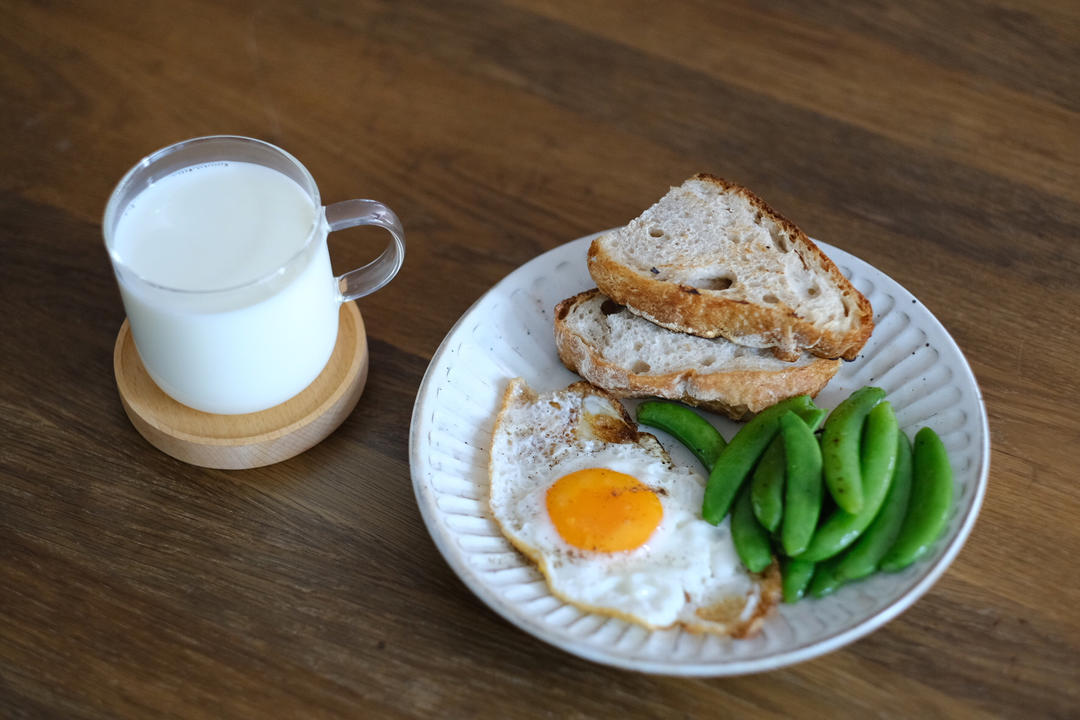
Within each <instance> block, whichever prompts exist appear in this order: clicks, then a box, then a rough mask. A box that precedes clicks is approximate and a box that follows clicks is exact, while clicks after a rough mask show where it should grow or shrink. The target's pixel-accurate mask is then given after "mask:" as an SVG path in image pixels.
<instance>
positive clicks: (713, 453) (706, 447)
mask: <svg viewBox="0 0 1080 720" xmlns="http://www.w3.org/2000/svg"><path fill="white" fill-rule="evenodd" d="M637 421H638V422H639V423H641V424H642V425H648V426H650V427H654V428H659V429H660V430H663V431H664V432H666V433H668V434H669V435H671V436H672V437H674V438H675V439H676V440H678V441H679V442H681V443H682V444H683V445H685V446H686V447H687V448H688V449H689V450H690V452H692V453H694V456H695V457H697V459H698V460H700V461H701V464H702V465H704V466H705V471H706V472H708V471H709V470H712V466H713V464H714V463H715V462H716V458H717V457H719V455H720V452H721V451H722V450H723V449H724V446H725V445H727V443H726V442H725V441H724V438H723V436H722V435H720V432H719V431H718V430H717V429H716V428H715V427H713V426H712V424H711V423H709V421H708V420H706V419H705V418H703V417H701V416H700V415H698V414H697V413H696V412H694V411H693V410H691V409H690V408H688V407H686V406H685V405H679V404H677V403H672V402H659V401H656V400H648V401H646V402H643V403H641V404H640V405H638V409H637Z"/></svg>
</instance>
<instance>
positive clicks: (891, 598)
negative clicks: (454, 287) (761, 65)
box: [409, 237, 990, 676]
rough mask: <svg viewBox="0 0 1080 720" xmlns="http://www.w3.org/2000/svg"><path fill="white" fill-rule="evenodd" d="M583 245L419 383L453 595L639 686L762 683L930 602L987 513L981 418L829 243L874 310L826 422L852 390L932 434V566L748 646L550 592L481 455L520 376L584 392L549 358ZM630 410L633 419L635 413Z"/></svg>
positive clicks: (797, 611)
mask: <svg viewBox="0 0 1080 720" xmlns="http://www.w3.org/2000/svg"><path fill="white" fill-rule="evenodd" d="M591 239H592V237H585V238H580V239H578V240H575V241H573V242H570V243H567V244H566V245H563V246H561V247H557V248H555V249H554V250H551V251H550V252H547V253H544V254H543V255H541V256H540V257H537V258H536V259H534V260H532V261H530V262H528V263H526V264H525V265H523V266H522V267H520V268H518V269H517V270H515V271H514V272H513V273H511V274H510V275H509V276H507V277H506V278H504V279H503V280H502V281H501V282H499V283H498V284H497V285H496V286H495V287H493V288H492V289H491V290H490V291H489V292H488V293H487V294H485V295H484V296H483V297H482V298H480V300H478V301H477V302H476V303H475V304H474V305H473V306H472V307H471V308H469V310H468V311H467V312H466V313H465V314H464V315H463V316H462V317H461V319H460V320H459V321H458V322H457V324H456V325H454V327H453V329H451V331H450V333H449V334H448V335H447V336H446V338H445V339H444V340H443V342H442V344H441V345H440V346H439V349H438V350H437V351H436V353H435V356H434V357H433V358H432V360H431V364H430V365H429V366H428V369H427V373H426V374H425V375H424V380H423V382H422V383H421V386H420V391H419V393H418V394H417V398H416V405H415V407H414V408H413V417H412V428H411V433H410V438H409V458H410V464H411V468H412V479H413V487H414V489H415V491H416V500H417V503H418V504H419V505H420V511H421V513H422V514H423V517H424V521H425V523H427V527H428V530H429V532H430V533H431V537H432V539H434V541H435V544H436V546H438V548H439V550H440V551H441V552H442V554H443V557H445V558H446V561H447V562H448V563H449V564H450V567H452V568H453V569H454V571H455V572H456V573H457V574H458V575H459V576H460V577H461V579H462V581H463V582H464V583H465V584H466V585H467V586H468V587H469V588H470V589H471V590H472V591H473V592H474V593H476V595H477V596H478V597H480V599H482V600H483V601H484V602H485V603H487V604H488V605H489V606H490V607H491V608H492V609H493V610H495V611H496V612H497V613H499V614H500V615H502V616H503V617H505V618H506V619H507V620H509V621H510V622H512V623H513V624H515V625H517V626H518V627H520V628H521V629H522V630H525V631H526V632H528V633H531V634H532V635H535V636H536V637H538V638H540V639H542V640H544V641H546V642H549V643H551V644H552V645H555V646H557V647H560V648H562V649H564V650H566V651H567V652H570V653H573V654H575V655H579V656H581V657H584V658H588V659H589V660H593V661H596V662H600V663H605V664H608V665H614V666H618V667H622V668H629V669H633V670H639V671H643V672H652V673H662V674H669V675H698V676H718V675H738V674H744V673H751V672H759V671H763V670H771V669H775V668H778V667H782V666H784V665H789V664H791V663H796V662H800V661H803V660H807V659H809V658H812V657H816V656H818V655H821V654H823V653H826V652H829V651H831V650H835V649H836V648H839V647H841V646H843V645H845V644H846V643H849V642H852V641H853V640H856V639H857V638H859V637H862V636H863V635H866V634H867V633H869V632H871V631H873V630H875V629H876V628H878V627H880V626H881V625H883V624H884V623H886V622H888V621H889V620H891V619H893V618H895V617H896V616H897V615H899V614H900V613H901V612H903V611H904V610H905V609H907V608H908V607H909V606H910V605H911V604H912V603H914V602H915V601H916V600H917V599H918V598H919V597H920V596H921V595H922V594H923V593H925V592H926V591H927V590H928V589H929V588H930V586H931V585H933V583H934V582H935V581H936V580H937V579H938V578H939V577H940V576H941V574H942V573H943V572H945V569H946V568H947V567H948V565H949V563H951V562H952V560H953V558H955V557H956V554H957V553H958V552H959V551H960V547H961V546H962V545H963V543H964V540H965V539H966V538H967V536H968V533H969V532H970V531H971V528H972V525H973V524H974V523H975V517H976V515H978V512H979V506H980V505H981V503H982V497H983V493H984V491H985V489H986V478H987V472H988V469H989V459H990V437H989V430H988V427H987V420H986V409H985V407H984V406H983V403H982V398H981V397H980V394H979V389H978V387H977V385H976V383H975V378H974V376H973V375H972V373H971V369H970V368H969V367H968V364H967V361H966V360H965V359H964V356H963V355H962V354H961V352H960V349H959V348H958V347H957V346H956V343H955V342H954V341H953V339H952V338H951V337H949V334H948V333H947V332H946V331H945V329H944V328H943V327H942V326H941V324H940V323H939V322H938V321H937V320H936V319H935V318H934V316H933V315H931V314H930V312H929V311H928V310H927V309H926V308H925V307H923V305H922V303H920V302H919V301H918V300H916V299H915V298H914V297H913V296H912V295H911V294H910V293H909V292H907V291H906V290H904V288H902V287H900V285H898V284H897V283H896V282H894V281H893V280H891V279H890V278H889V277H887V276H886V275H884V274H883V273H881V272H879V271H878V270H875V269H874V268H873V267H871V266H870V265H868V264H866V263H865V262H863V261H861V260H859V259H858V258H856V257H854V256H852V255H849V254H848V253H846V252H844V251H842V250H839V249H837V248H834V247H831V246H829V245H826V244H825V243H818V244H819V246H820V247H821V248H822V250H824V251H825V252H826V253H827V254H828V255H829V256H830V257H831V258H832V259H833V261H834V262H835V263H836V264H837V265H838V266H839V267H840V270H841V272H843V273H844V274H845V275H846V276H847V277H848V278H850V279H851V281H852V282H853V283H854V285H855V287H857V288H858V289H859V290H860V291H861V292H862V293H863V294H864V295H866V296H867V298H869V299H870V302H871V303H872V304H873V306H874V313H875V322H876V327H875V329H874V334H873V336H872V337H871V338H870V341H869V342H868V343H867V345H866V347H865V348H864V349H863V354H862V355H861V356H860V357H859V358H858V359H857V360H855V361H854V362H851V363H844V364H843V366H842V367H841V369H840V371H839V373H837V375H836V377H835V378H833V380H832V381H831V382H830V383H829V385H828V386H827V387H826V388H825V389H824V390H823V391H822V392H821V393H820V394H819V395H818V397H817V403H818V404H819V405H820V406H821V407H823V408H827V409H831V408H833V407H835V406H836V404H837V403H839V402H840V401H841V400H843V399H844V398H845V397H847V396H848V394H849V393H851V392H852V391H853V390H855V389H857V388H859V387H862V386H863V385H870V384H873V385H877V386H879V387H882V388H884V389H885V390H886V391H887V393H888V399H889V400H890V401H891V402H892V404H893V408H894V409H895V411H896V415H897V419H898V420H899V422H900V426H901V427H902V428H903V429H904V430H905V431H906V432H907V433H908V436H909V437H911V436H913V435H914V433H915V431H916V430H917V429H918V428H920V427H922V426H924V425H929V426H931V427H932V428H934V430H936V431H937V432H938V433H939V434H940V435H941V437H942V440H943V441H944V442H945V446H946V447H947V448H948V451H949V456H950V459H951V462H952V466H953V471H954V473H955V482H956V490H955V510H954V512H953V514H952V516H951V517H950V518H949V524H948V528H947V531H946V533H945V535H944V537H943V538H942V539H941V540H940V541H939V542H938V543H937V545H936V546H935V547H934V549H933V552H932V553H931V555H930V556H929V557H928V558H926V559H924V560H922V561H920V562H918V563H916V564H915V565H913V566H911V567H909V568H908V569H907V570H905V571H903V572H901V573H897V574H883V573H879V574H877V575H874V576H872V577H870V578H869V579H867V580H863V581H861V582H858V583H854V584H851V585H848V586H845V587H843V588H841V589H840V590H839V591H837V592H836V593H835V594H834V595H831V596H829V597H826V598H822V599H820V600H814V599H805V600H802V601H800V602H799V603H797V604H795V605H782V606H780V608H779V610H778V612H775V613H773V615H771V616H770V617H769V619H768V620H767V621H766V623H765V625H764V628H763V630H762V632H761V633H760V634H759V635H758V636H756V637H754V638H751V639H747V640H731V639H728V638H717V637H713V636H705V635H695V634H691V633H687V632H684V631H682V630H664V631H649V630H646V629H644V628H641V627H639V626H636V625H633V624H631V623H627V622H625V621H622V620H617V619H612V618H607V617H603V616H600V615H595V614H592V613H586V612H582V611H580V610H578V609H576V608H575V607H573V606H572V605H567V604H566V603H563V602H562V601H560V600H558V599H556V598H555V597H553V596H552V595H551V594H550V593H549V592H548V589H547V585H546V584H545V582H544V579H543V577H542V576H541V575H540V573H539V572H538V571H537V570H535V568H534V567H533V566H532V565H531V564H530V563H529V562H528V561H527V560H526V559H525V558H524V557H523V556H522V555H520V554H518V553H517V552H516V551H515V550H514V549H513V548H512V547H511V545H510V544H509V543H508V542H507V541H506V540H505V539H504V538H503V536H502V535H501V534H500V532H499V530H498V528H497V527H496V525H495V523H494V521H493V520H492V519H491V517H490V514H489V511H488V507H487V464H488V444H489V442H490V440H491V431H492V422H493V420H494V417H495V412H496V409H497V407H498V405H499V402H500V400H501V398H502V393H503V390H504V389H505V387H506V383H507V381H508V380H509V379H510V378H513V377H518V376H520V377H523V378H525V380H526V381H528V383H529V385H531V386H532V387H533V388H535V389H536V390H538V391H547V390H554V389H557V388H562V387H565V386H566V385H568V384H569V383H571V382H574V381H575V380H578V379H579V378H578V376H577V375H575V374H574V373H571V372H570V371H569V370H567V369H566V368H565V367H563V365H562V363H561V362H560V361H559V358H558V355H557V354H556V350H555V342H554V339H553V337H552V320H553V317H552V314H553V311H554V307H555V304H556V303H557V302H558V301H560V300H562V299H563V298H567V297H570V296H571V295H573V294H575V293H577V292H580V291H582V290H586V289H588V288H591V287H594V284H593V283H592V280H591V279H590V277H589V274H588V271H587V269H586V266H585V253H586V251H587V249H588V247H589V242H590V241H591ZM625 404H626V405H627V406H629V407H631V411H632V409H633V406H634V405H636V402H635V401H626V403H625ZM706 415H707V417H708V418H709V419H710V420H712V421H713V423H714V424H715V425H716V426H717V427H719V428H720V431H721V433H722V434H723V435H724V437H726V438H728V439H730V438H731V436H732V435H734V433H735V431H736V430H737V425H736V424H735V423H732V422H730V421H728V420H727V419H725V418H722V417H720V416H716V415H708V414H706ZM655 434H656V435H657V436H658V437H659V438H660V440H661V442H662V443H663V444H664V446H665V447H666V448H667V449H668V451H669V452H670V453H671V455H672V458H673V459H675V460H676V461H681V462H683V463H685V464H693V463H696V460H694V458H693V456H692V455H690V453H689V452H688V451H686V450H685V449H684V448H683V447H682V446H681V445H679V444H678V443H677V442H675V441H674V440H673V439H672V438H670V437H669V436H666V435H664V434H663V433H661V432H655Z"/></svg>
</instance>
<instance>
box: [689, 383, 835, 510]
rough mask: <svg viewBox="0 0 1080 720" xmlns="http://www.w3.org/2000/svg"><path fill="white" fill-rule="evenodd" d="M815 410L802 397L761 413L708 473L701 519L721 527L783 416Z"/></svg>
mask: <svg viewBox="0 0 1080 720" xmlns="http://www.w3.org/2000/svg"><path fill="white" fill-rule="evenodd" d="M815 407H816V406H815V405H814V403H813V401H812V400H811V399H810V396H809V395H799V396H796V397H793V398H788V399H787V400H782V401H780V402H778V403H777V404H775V405H773V406H772V407H769V408H766V409H765V410H762V411H761V412H760V413H758V414H757V415H756V416H755V417H754V418H753V419H752V420H751V421H750V422H748V423H746V424H745V425H743V426H742V428H741V429H740V430H739V432H737V433H736V434H735V437H733V438H732V439H731V442H730V443H728V445H727V447H725V448H724V449H723V451H721V453H720V456H719V457H718V458H717V459H716V463H715V464H714V465H713V467H712V471H711V472H710V473H709V481H708V484H707V485H706V486H705V500H704V502H703V503H702V506H701V516H702V517H703V518H705V520H706V521H707V522H710V523H712V524H713V525H719V524H720V521H721V520H723V519H724V516H726V515H727V513H728V510H729V509H730V508H731V503H732V501H733V500H734V499H735V494H736V493H738V492H739V488H741V487H742V484H743V481H744V480H745V479H746V476H747V475H749V474H750V470H751V468H753V467H754V463H756V462H757V460H758V458H759V457H761V454H762V453H763V452H764V451H765V448H766V446H767V445H768V444H769V443H770V442H771V441H772V439H773V437H774V436H775V435H776V433H777V432H779V429H780V416H781V415H783V414H784V413H786V412H787V411H788V410H795V411H796V412H799V411H803V412H806V411H809V410H811V409H813V408H815Z"/></svg>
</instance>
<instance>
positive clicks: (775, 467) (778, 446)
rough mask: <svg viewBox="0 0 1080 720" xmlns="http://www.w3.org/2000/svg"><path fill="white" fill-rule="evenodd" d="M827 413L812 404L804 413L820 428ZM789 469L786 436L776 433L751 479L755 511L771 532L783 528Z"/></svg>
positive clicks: (810, 422) (808, 420)
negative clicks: (781, 523) (781, 526)
mask: <svg viewBox="0 0 1080 720" xmlns="http://www.w3.org/2000/svg"><path fill="white" fill-rule="evenodd" d="M826 414H827V413H826V412H825V411H824V410H822V409H820V408H813V409H812V410H809V411H807V412H806V413H803V414H802V418H803V420H805V421H806V425H807V427H809V428H810V429H811V430H817V428H818V425H820V424H821V421H822V420H824V419H825V415H826ZM786 472H787V460H786V459H785V458H784V440H783V438H782V437H781V436H780V435H779V434H777V436H776V437H774V438H773V440H772V442H771V443H769V446H768V447H767V448H765V452H764V454H762V456H761V460H759V461H758V464H757V467H756V468H755V469H754V476H753V477H752V478H751V479H750V500H751V504H752V505H753V506H754V515H756V516H757V519H758V521H759V522H760V523H761V524H762V525H764V526H765V528H766V529H767V530H768V531H769V532H776V531H777V530H778V529H779V528H780V519H781V517H783V514H784V475H785V473H786Z"/></svg>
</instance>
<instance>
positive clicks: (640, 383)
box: [555, 290, 840, 420]
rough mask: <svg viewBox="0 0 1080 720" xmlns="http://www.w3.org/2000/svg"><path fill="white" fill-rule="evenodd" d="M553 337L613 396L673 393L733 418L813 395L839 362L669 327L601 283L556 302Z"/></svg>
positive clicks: (569, 361)
mask: <svg viewBox="0 0 1080 720" xmlns="http://www.w3.org/2000/svg"><path fill="white" fill-rule="evenodd" d="M555 344H556V346H557V347H558V350H559V357H560V358H561V359H562V361H563V363H564V364H565V365H566V366H567V367H568V368H570V369H571V370H573V371H574V372H576V373H578V374H579V375H581V377H583V378H585V379H586V380H588V381H589V382H591V383H592V384H593V385H596V386H598V387H601V388H603V389H605V390H607V391H608V392H610V393H612V394H613V395H615V396H617V397H661V398H668V399H671V400H679V401H681V402H685V403H687V404H689V405H696V406H699V407H702V408H705V409H707V410H712V411H714V412H719V413H723V414H724V415H727V416H728V417H730V418H732V419H734V420H739V419H741V418H743V417H744V416H746V415H747V414H749V413H756V412H758V411H760V410H762V409H764V408H766V407H768V406H770V405H772V404H774V403H776V402H779V401H780V400H783V399H784V398H788V397H792V396H795V395H804V394H805V395H816V394H817V393H818V391H819V390H821V388H823V387H824V386H825V384H826V383H828V382H829V380H830V379H832V377H833V375H835V374H836V371H837V369H839V366H840V361H839V360H835V359H831V360H830V359H824V358H817V357H813V356H810V355H803V356H802V357H800V358H799V359H798V360H796V361H795V362H786V361H783V360H779V359H778V358H776V357H775V356H774V355H773V353H772V352H771V351H769V350H767V349H760V348H751V347H746V346H743V345H736V344H734V343H732V342H730V341H728V340H725V339H723V338H715V339H707V338H702V337H697V336H694V335H687V334H685V333H679V332H675V331H673V330H667V329H665V328H662V327H660V326H658V325H655V324H653V323H651V322H649V321H648V320H645V319H644V318H641V317H638V316H637V315H634V314H633V313H631V312H629V311H627V310H626V308H624V307H622V306H620V305H618V304H617V303H615V302H614V301H612V300H611V299H609V298H608V297H607V296H605V295H604V294H602V293H601V292H600V291H599V290H588V291H586V292H583V293H579V294H578V295H575V296H574V297H572V298H568V299H566V300H563V301H562V302H561V303H559V304H558V305H557V306H556V307H555Z"/></svg>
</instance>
